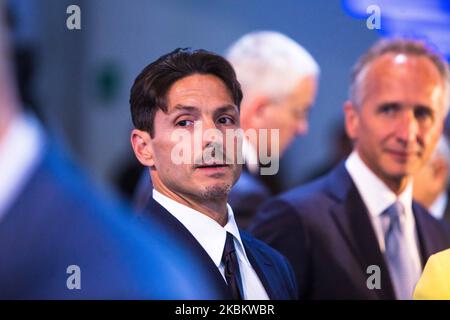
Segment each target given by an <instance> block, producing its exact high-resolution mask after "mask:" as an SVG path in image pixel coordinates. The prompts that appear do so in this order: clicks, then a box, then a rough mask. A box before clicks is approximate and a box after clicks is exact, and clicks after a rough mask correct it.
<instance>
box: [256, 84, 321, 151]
mask: <svg viewBox="0 0 450 320" xmlns="http://www.w3.org/2000/svg"><path fill="white" fill-rule="evenodd" d="M316 91H317V80H316V78H315V77H312V76H311V77H306V78H303V79H302V80H300V81H299V82H298V84H297V85H296V86H295V88H294V90H293V91H292V92H291V93H290V94H289V95H288V96H286V97H284V98H283V99H281V100H279V101H276V102H274V103H272V104H271V106H269V108H266V114H265V119H266V124H267V125H266V126H265V128H268V129H279V130H280V131H279V133H280V137H279V148H280V149H279V150H280V156H281V155H282V154H283V153H284V152H285V151H286V149H287V147H288V146H289V145H290V144H291V143H292V141H293V140H294V138H295V137H296V136H299V135H304V134H306V132H307V131H308V112H309V109H310V108H311V106H312V105H313V103H314V100H315V98H316ZM269 146H270V144H269ZM269 149H270V148H269Z"/></svg>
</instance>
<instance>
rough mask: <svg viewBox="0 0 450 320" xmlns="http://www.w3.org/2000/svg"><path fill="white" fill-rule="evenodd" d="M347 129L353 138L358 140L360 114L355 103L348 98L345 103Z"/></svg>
mask: <svg viewBox="0 0 450 320" xmlns="http://www.w3.org/2000/svg"><path fill="white" fill-rule="evenodd" d="M344 117H345V130H346V131H347V135H348V136H349V137H350V139H351V140H356V138H357V135H358V134H357V133H358V129H359V114H358V110H356V107H355V106H354V105H353V103H352V102H351V101H349V100H347V101H346V102H345V103H344Z"/></svg>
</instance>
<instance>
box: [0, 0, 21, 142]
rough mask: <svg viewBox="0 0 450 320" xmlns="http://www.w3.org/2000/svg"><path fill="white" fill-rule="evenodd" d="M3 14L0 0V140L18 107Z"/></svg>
mask: <svg viewBox="0 0 450 320" xmlns="http://www.w3.org/2000/svg"><path fill="white" fill-rule="evenodd" d="M5 14H6V12H5V10H4V1H2V0H0V140H1V139H2V137H3V134H4V132H5V131H6V128H7V127H8V124H9V123H10V122H11V120H12V119H13V117H14V116H15V115H16V114H17V112H18V105H19V103H18V99H17V92H16V88H15V80H14V77H13V72H12V66H11V57H10V47H9V40H8V35H7V30H6V26H5V21H6V18H5Z"/></svg>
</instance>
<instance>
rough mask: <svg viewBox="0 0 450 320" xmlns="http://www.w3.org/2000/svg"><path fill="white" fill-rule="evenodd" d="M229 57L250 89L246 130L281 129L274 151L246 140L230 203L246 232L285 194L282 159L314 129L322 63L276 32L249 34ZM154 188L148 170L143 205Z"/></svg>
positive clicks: (139, 194)
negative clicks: (264, 207)
mask: <svg viewBox="0 0 450 320" xmlns="http://www.w3.org/2000/svg"><path fill="white" fill-rule="evenodd" d="M226 58H227V60H228V61H229V62H230V63H231V65H232V66H233V68H234V69H235V72H236V74H237V78H238V80H239V82H240V83H241V86H242V91H243V93H244V98H243V100H242V103H241V107H240V114H241V115H240V120H241V127H242V129H244V131H246V132H255V133H259V132H260V131H262V130H266V131H267V134H268V137H270V135H271V134H272V132H275V130H278V134H279V139H278V141H279V143H278V144H274V148H273V150H271V148H270V147H271V145H272V144H271V143H267V140H261V141H259V142H258V141H257V136H252V135H251V134H248V135H247V136H245V139H244V140H243V149H244V150H243V156H244V158H245V164H244V165H243V168H242V173H241V176H240V178H239V180H238V181H237V182H236V184H235V185H234V186H233V188H232V189H231V191H230V193H229V195H228V202H229V203H230V205H231V207H232V208H233V211H234V213H235V219H236V221H237V223H238V225H239V227H240V228H242V229H244V230H246V229H247V228H248V226H249V225H250V222H251V221H252V219H253V218H254V216H255V214H256V211H257V209H258V207H259V206H260V205H261V204H262V203H263V202H264V201H265V200H266V199H267V198H269V197H271V196H273V195H274V194H276V193H279V192H280V186H279V185H278V183H277V181H278V179H277V178H278V177H277V172H278V169H279V161H280V157H281V156H282V155H283V153H284V152H285V151H286V149H287V148H288V146H289V145H290V144H291V143H292V141H293V139H294V138H295V137H296V136H299V135H304V134H305V133H306V132H307V130H308V112H309V109H310V108H311V106H312V105H313V103H314V99H315V96H316V91H317V85H318V83H317V82H318V76H319V66H318V65H317V62H316V61H315V60H314V58H313V57H312V56H311V55H310V54H309V53H308V52H307V51H306V50H305V49H304V48H303V47H302V46H300V45H299V44H298V43H297V42H295V41H294V40H292V39H291V38H289V37H287V36H285V35H284V34H281V33H278V32H275V31H259V32H251V33H248V34H245V35H244V36H242V37H241V38H239V39H238V40H237V41H236V42H235V43H233V44H232V45H231V46H230V48H228V50H227V53H226ZM260 145H261V146H263V145H264V146H267V147H269V148H268V149H266V148H265V147H261V148H260V147H259V146H260ZM260 154H261V155H260ZM264 166H266V168H265V169H263V170H261V169H262V167H264ZM269 167H270V168H271V170H269V169H270V168H269ZM264 170H265V171H264ZM151 190H152V186H151V180H150V176H149V173H148V172H145V173H144V174H143V175H142V177H141V179H140V181H139V183H138V185H137V187H136V191H135V196H134V203H135V205H136V207H137V208H138V209H141V208H143V207H145V205H146V204H147V202H148V201H149V198H151Z"/></svg>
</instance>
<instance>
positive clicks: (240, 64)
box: [226, 31, 319, 98]
mask: <svg viewBox="0 0 450 320" xmlns="http://www.w3.org/2000/svg"><path fill="white" fill-rule="evenodd" d="M226 58H227V59H228V61H230V63H231V64H232V65H233V68H234V69H235V71H236V74H237V77H238V80H239V82H240V83H241V85H242V88H243V91H244V95H245V94H247V93H248V92H249V91H252V92H263V93H264V94H267V95H268V96H270V97H272V98H280V97H283V96H285V95H287V94H289V93H290V92H291V91H292V90H293V89H294V87H295V86H296V84H297V83H298V81H300V80H301V79H303V78H304V77H306V76H318V75H319V66H318V64H317V62H316V61H315V60H314V58H313V57H312V56H311V54H309V52H308V51H306V50H305V49H304V48H303V47H302V46H300V45H299V44H298V43H297V42H295V41H294V40H292V39H291V38H289V37H287V36H285V35H283V34H281V33H279V32H274V31H256V32H251V33H248V34H246V35H244V36H242V37H241V38H240V39H238V40H237V41H236V42H235V43H233V44H232V45H231V46H230V47H229V48H228V50H227V51H226Z"/></svg>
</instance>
